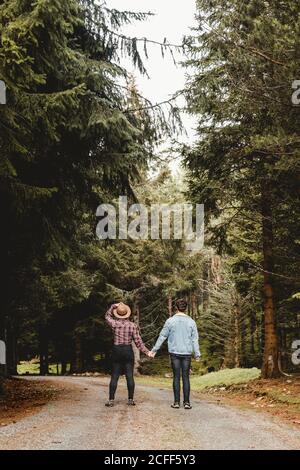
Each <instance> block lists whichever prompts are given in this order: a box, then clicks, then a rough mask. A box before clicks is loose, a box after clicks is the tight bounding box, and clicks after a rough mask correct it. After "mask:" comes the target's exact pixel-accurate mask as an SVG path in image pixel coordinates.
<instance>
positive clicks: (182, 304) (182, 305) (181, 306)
mask: <svg viewBox="0 0 300 470" xmlns="http://www.w3.org/2000/svg"><path fill="white" fill-rule="evenodd" d="M176 307H177V309H178V310H179V312H185V311H186V309H187V302H186V301H185V300H184V299H178V300H176Z"/></svg>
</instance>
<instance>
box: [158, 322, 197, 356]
mask: <svg viewBox="0 0 300 470" xmlns="http://www.w3.org/2000/svg"><path fill="white" fill-rule="evenodd" d="M166 339H167V340H168V350H169V353H170V354H183V355H185V354H188V355H192V354H193V353H194V354H195V357H200V356H201V353H200V349H199V335H198V330H197V325H196V323H195V321H194V320H193V319H192V318H191V317H189V316H188V315H182V314H175V315H174V316H173V317H171V318H168V320H167V321H166V323H165V325H164V327H163V329H162V330H161V332H160V335H159V338H158V340H157V341H156V344H155V346H154V348H153V349H152V351H153V352H157V351H158V350H159V348H160V347H161V345H162V344H163V342H164V341H165V340H166Z"/></svg>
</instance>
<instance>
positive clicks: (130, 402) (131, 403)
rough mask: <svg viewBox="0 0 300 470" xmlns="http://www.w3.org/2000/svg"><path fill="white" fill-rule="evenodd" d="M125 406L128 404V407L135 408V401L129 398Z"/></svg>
mask: <svg viewBox="0 0 300 470" xmlns="http://www.w3.org/2000/svg"><path fill="white" fill-rule="evenodd" d="M127 404H128V406H135V401H134V400H133V399H132V398H129V400H128V403H127Z"/></svg>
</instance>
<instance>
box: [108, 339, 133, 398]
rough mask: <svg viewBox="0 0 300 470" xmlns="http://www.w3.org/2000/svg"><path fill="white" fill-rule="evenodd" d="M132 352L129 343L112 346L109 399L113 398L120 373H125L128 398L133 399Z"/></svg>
mask: <svg viewBox="0 0 300 470" xmlns="http://www.w3.org/2000/svg"><path fill="white" fill-rule="evenodd" d="M133 368H134V354H133V350H132V346H131V345H127V344H121V345H119V346H116V345H115V346H114V347H113V351H112V372H111V381H110V384H109V399H110V400H114V398H115V394H116V390H117V386H118V380H119V377H120V375H121V374H124V373H125V375H126V381H127V388H128V398H129V399H133V395H134V385H135V384H134V378H133Z"/></svg>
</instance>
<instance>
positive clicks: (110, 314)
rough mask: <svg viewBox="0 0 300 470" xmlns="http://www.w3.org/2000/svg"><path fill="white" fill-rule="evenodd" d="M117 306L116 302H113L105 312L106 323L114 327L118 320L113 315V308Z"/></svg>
mask: <svg viewBox="0 0 300 470" xmlns="http://www.w3.org/2000/svg"><path fill="white" fill-rule="evenodd" d="M116 307H117V305H116V304H112V305H111V306H110V307H109V309H108V310H107V312H106V314H105V320H106V323H107V324H108V325H109V326H110V327H111V328H114V327H115V326H116V320H115V319H114V316H113V310H114V309H115V308H116Z"/></svg>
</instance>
